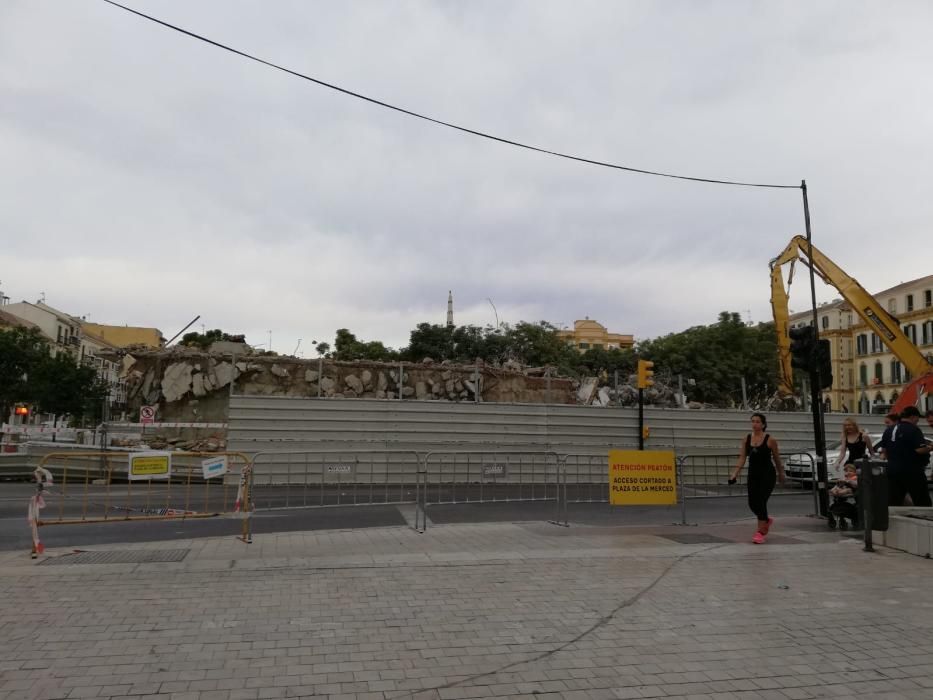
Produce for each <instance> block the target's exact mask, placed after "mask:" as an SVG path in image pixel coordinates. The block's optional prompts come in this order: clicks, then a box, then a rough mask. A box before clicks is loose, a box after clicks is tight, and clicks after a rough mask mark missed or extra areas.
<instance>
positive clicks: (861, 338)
mask: <svg viewBox="0 0 933 700" xmlns="http://www.w3.org/2000/svg"><path fill="white" fill-rule="evenodd" d="M855 352H856V353H857V354H859V355H867V354H868V336H866V335H865V334H864V333H860V334H859V335H857V336H855Z"/></svg>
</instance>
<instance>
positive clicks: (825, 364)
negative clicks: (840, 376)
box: [815, 338, 833, 389]
mask: <svg viewBox="0 0 933 700" xmlns="http://www.w3.org/2000/svg"><path fill="white" fill-rule="evenodd" d="M815 364H816V369H818V370H819V371H820V389H829V388H830V387H831V386H832V385H833V358H832V346H831V345H830V342H829V341H828V340H826V339H825V338H823V339H821V340H820V342H819V343H818V344H817V346H816V363H815Z"/></svg>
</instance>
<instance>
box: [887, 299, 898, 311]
mask: <svg viewBox="0 0 933 700" xmlns="http://www.w3.org/2000/svg"><path fill="white" fill-rule="evenodd" d="M888 311H890V312H891V313H892V314H896V313H897V297H895V298H893V299H888Z"/></svg>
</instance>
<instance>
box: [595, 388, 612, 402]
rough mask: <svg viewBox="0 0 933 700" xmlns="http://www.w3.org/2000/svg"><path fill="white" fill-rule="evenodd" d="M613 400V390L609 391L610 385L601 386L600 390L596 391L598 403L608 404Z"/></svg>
mask: <svg viewBox="0 0 933 700" xmlns="http://www.w3.org/2000/svg"><path fill="white" fill-rule="evenodd" d="M611 401H612V396H611V392H610V391H609V387H608V386H604V387H600V389H599V391H598V392H597V393H596V403H598V404H599V405H600V406H608V405H609V404H610V402H611Z"/></svg>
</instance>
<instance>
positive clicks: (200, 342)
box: [178, 328, 244, 350]
mask: <svg viewBox="0 0 933 700" xmlns="http://www.w3.org/2000/svg"><path fill="white" fill-rule="evenodd" d="M218 341H230V342H233V343H242V342H244V338H243V336H242V335H230V334H229V333H224V332H223V331H222V330H220V329H219V328H213V329H211V330H209V331H207V332H206V333H196V332H191V333H185V334H184V335H183V336H182V337H181V340H180V341H178V344H179V345H184V346H186V347H189V348H201V349H202V350H207V349H208V348H210V346H211V345H213V344H214V343H216V342H218Z"/></svg>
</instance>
